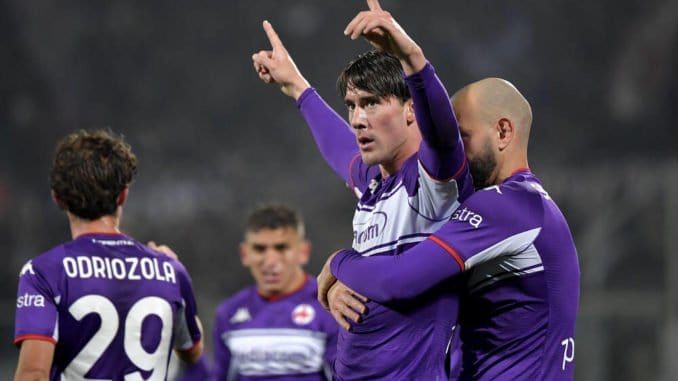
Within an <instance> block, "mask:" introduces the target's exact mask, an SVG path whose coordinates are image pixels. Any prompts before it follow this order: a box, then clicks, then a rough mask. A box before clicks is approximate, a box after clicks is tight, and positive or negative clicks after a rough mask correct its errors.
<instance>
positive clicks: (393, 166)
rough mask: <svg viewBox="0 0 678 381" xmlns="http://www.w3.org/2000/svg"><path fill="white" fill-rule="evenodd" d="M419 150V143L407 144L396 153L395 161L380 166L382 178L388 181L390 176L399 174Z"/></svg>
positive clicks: (419, 140)
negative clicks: (406, 162)
mask: <svg viewBox="0 0 678 381" xmlns="http://www.w3.org/2000/svg"><path fill="white" fill-rule="evenodd" d="M418 142H421V139H418ZM418 150H419V143H417V144H412V143H411V142H408V143H405V145H404V146H402V147H401V148H400V149H399V150H397V151H396V154H395V155H394V157H393V159H392V160H390V161H389V162H388V163H384V164H380V165H379V170H380V171H381V178H382V179H387V178H388V177H389V176H391V175H393V174H394V173H396V172H398V171H399V170H400V168H402V166H403V164H405V161H407V159H409V158H410V157H412V155H414V154H415V153H417V151H418Z"/></svg>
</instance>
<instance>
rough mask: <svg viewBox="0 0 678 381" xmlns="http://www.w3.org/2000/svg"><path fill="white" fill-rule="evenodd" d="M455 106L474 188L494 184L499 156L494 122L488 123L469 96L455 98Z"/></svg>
mask: <svg viewBox="0 0 678 381" xmlns="http://www.w3.org/2000/svg"><path fill="white" fill-rule="evenodd" d="M453 106H454V113H455V115H456V117H457V122H458V123H459V130H460V132H461V137H462V140H463V141H464V149H465V151H466V157H467V158H468V163H469V170H470V171H471V176H472V177H473V186H474V188H475V189H482V188H485V187H488V186H490V185H493V181H494V176H495V169H496V168H497V157H496V153H495V146H494V141H493V139H492V132H493V131H494V128H493V126H492V124H490V123H487V122H486V121H485V120H483V118H482V117H481V114H480V113H478V112H476V111H474V106H475V105H474V104H473V103H472V102H471V101H470V99H469V97H468V96H461V97H459V98H458V99H455V101H454V104H453Z"/></svg>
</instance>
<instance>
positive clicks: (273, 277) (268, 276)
mask: <svg viewBox="0 0 678 381" xmlns="http://www.w3.org/2000/svg"><path fill="white" fill-rule="evenodd" d="M262 275H263V278H264V283H278V282H280V277H281V274H280V273H278V272H273V271H264V272H263V273H262Z"/></svg>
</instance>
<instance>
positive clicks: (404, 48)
mask: <svg viewBox="0 0 678 381" xmlns="http://www.w3.org/2000/svg"><path fill="white" fill-rule="evenodd" d="M367 5H368V7H369V11H363V12H360V13H358V15H357V16H355V17H354V18H353V20H351V22H349V24H348V25H347V26H346V29H345V30H344V34H345V35H346V36H349V37H350V38H351V39H353V40H355V39H357V38H358V37H360V36H362V37H364V38H365V39H366V40H367V41H368V42H369V43H370V44H371V45H372V46H374V47H375V48H376V49H379V50H382V51H385V52H388V53H391V54H393V55H394V56H396V57H398V59H399V60H400V63H401V64H402V65H403V71H404V72H405V74H406V75H410V74H414V73H417V72H419V71H420V70H421V69H423V68H424V65H426V58H425V57H424V53H423V52H422V50H421V48H420V47H419V45H417V43H416V42H414V40H412V38H410V36H408V35H407V33H405V30H404V29H403V28H402V27H401V26H400V25H399V24H398V22H397V21H396V20H395V19H394V18H393V17H392V16H391V14H390V13H389V12H387V11H385V10H383V9H381V6H380V5H379V1H378V0H368V1H367Z"/></svg>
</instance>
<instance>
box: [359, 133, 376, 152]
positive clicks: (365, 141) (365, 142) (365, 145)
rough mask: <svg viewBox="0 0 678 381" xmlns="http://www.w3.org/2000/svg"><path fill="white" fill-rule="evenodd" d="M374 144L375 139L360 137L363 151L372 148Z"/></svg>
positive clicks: (360, 146)
mask: <svg viewBox="0 0 678 381" xmlns="http://www.w3.org/2000/svg"><path fill="white" fill-rule="evenodd" d="M373 146H374V139H371V138H368V137H365V136H362V137H359V138H358V148H360V150H361V151H366V150H370V149H371V148H372V147H373Z"/></svg>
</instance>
